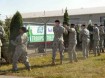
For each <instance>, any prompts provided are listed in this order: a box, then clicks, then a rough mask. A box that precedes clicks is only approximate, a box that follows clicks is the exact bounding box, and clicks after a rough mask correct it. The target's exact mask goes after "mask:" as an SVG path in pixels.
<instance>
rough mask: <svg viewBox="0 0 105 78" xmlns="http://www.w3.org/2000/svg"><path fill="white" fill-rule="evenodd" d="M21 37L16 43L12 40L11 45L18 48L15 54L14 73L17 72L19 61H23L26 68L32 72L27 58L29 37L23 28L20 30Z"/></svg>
mask: <svg viewBox="0 0 105 78" xmlns="http://www.w3.org/2000/svg"><path fill="white" fill-rule="evenodd" d="M19 32H20V35H19V36H18V37H17V38H16V40H15V41H12V40H11V43H12V44H13V45H15V46H16V49H15V53H14V55H13V64H12V65H13V71H17V69H18V68H17V63H18V60H19V59H21V60H22V62H23V63H24V65H25V66H26V68H27V69H28V70H29V71H30V70H31V69H30V64H29V61H28V56H27V42H28V36H27V33H26V32H27V30H26V28H25V27H22V28H21V29H20V30H19Z"/></svg>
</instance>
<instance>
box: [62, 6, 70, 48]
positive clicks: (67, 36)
mask: <svg viewBox="0 0 105 78" xmlns="http://www.w3.org/2000/svg"><path fill="white" fill-rule="evenodd" d="M63 23H65V24H67V25H68V26H69V15H68V11H67V8H66V9H65V13H64V20H63ZM63 39H64V46H65V48H66V47H68V39H69V33H68V34H63Z"/></svg>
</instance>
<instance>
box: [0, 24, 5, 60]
mask: <svg viewBox="0 0 105 78" xmlns="http://www.w3.org/2000/svg"><path fill="white" fill-rule="evenodd" d="M4 35H5V31H4V28H3V27H2V26H0V61H1V60H2V57H1V47H2V41H1V38H2V37H4Z"/></svg>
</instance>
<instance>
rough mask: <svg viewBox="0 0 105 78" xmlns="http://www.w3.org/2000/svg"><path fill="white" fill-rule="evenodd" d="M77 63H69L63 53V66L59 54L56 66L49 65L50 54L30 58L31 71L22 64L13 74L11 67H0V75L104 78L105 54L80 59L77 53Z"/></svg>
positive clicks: (40, 77)
mask: <svg viewBox="0 0 105 78" xmlns="http://www.w3.org/2000/svg"><path fill="white" fill-rule="evenodd" d="M77 54H78V60H79V61H78V62H75V63H72V64H71V63H69V60H68V56H67V53H65V56H64V61H63V64H62V65H60V64H59V54H57V60H56V63H57V65H55V66H52V65H51V54H48V55H46V56H40V57H31V58H30V59H29V60H30V63H31V65H32V71H30V72H29V71H27V70H26V69H25V68H24V65H23V64H18V67H19V71H18V72H17V73H13V72H12V71H11V68H12V65H3V66H2V67H0V74H3V75H12V76H23V77H33V78H105V54H104V53H103V54H101V56H97V57H93V54H91V55H90V56H89V58H88V59H86V60H83V59H82V53H80V52H78V53H77Z"/></svg>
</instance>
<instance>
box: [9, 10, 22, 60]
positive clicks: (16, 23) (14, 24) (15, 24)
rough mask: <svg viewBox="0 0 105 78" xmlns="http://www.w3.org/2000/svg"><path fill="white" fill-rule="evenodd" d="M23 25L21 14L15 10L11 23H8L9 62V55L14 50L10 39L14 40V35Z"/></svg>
mask: <svg viewBox="0 0 105 78" xmlns="http://www.w3.org/2000/svg"><path fill="white" fill-rule="evenodd" d="M22 26H23V19H22V16H21V14H20V13H19V12H18V11H17V12H16V13H15V15H14V16H13V18H12V20H11V23H10V37H9V38H10V39H9V40H10V41H9V52H11V53H10V62H11V59H12V58H11V57H12V56H13V54H14V51H15V46H14V45H12V44H11V40H15V39H16V37H17V36H18V35H19V29H20V27H22Z"/></svg>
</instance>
